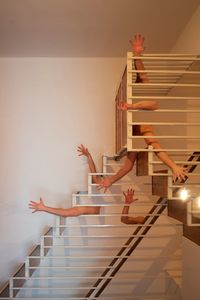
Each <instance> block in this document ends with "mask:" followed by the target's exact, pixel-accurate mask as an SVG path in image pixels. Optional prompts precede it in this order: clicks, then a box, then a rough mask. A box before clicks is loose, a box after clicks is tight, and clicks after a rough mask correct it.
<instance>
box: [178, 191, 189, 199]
mask: <svg viewBox="0 0 200 300" xmlns="http://www.w3.org/2000/svg"><path fill="white" fill-rule="evenodd" d="M180 198H181V200H182V201H186V200H187V199H188V198H189V192H188V190H186V189H182V190H181V191H180Z"/></svg>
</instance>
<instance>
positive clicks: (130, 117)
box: [127, 52, 133, 151]
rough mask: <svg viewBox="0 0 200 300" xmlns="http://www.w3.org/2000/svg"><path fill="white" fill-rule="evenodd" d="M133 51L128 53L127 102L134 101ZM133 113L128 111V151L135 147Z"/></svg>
mask: <svg viewBox="0 0 200 300" xmlns="http://www.w3.org/2000/svg"><path fill="white" fill-rule="evenodd" d="M131 58H132V52H128V53H127V103H128V104H131V103H132V98H131V97H132V86H131V84H132V59H131ZM132 117H133V114H132V112H130V111H127V151H131V150H132V148H133V145H132V125H129V123H131V122H132Z"/></svg>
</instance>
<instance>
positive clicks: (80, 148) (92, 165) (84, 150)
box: [77, 144, 101, 183]
mask: <svg viewBox="0 0 200 300" xmlns="http://www.w3.org/2000/svg"><path fill="white" fill-rule="evenodd" d="M77 151H78V152H79V156H85V157H87V161H88V166H89V169H90V172H91V173H97V171H96V166H95V163H94V161H93V158H92V155H91V154H90V152H89V151H88V149H87V148H86V147H85V146H84V145H82V144H81V145H80V146H78V149H77ZM92 179H93V182H94V183H100V182H101V178H100V176H97V175H92Z"/></svg>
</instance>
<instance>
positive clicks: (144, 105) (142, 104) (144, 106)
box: [117, 100, 158, 111]
mask: <svg viewBox="0 0 200 300" xmlns="http://www.w3.org/2000/svg"><path fill="white" fill-rule="evenodd" d="M117 108H118V109H119V110H123V111H124V110H128V109H138V110H139V109H141V110H156V109H158V102H157V101H150V100H144V101H139V102H136V103H133V104H129V103H126V102H120V103H119V104H118V106H117Z"/></svg>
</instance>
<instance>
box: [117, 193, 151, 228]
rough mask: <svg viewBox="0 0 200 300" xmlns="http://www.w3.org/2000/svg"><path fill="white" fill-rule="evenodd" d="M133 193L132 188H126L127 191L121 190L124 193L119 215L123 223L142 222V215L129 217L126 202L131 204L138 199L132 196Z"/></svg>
mask: <svg viewBox="0 0 200 300" xmlns="http://www.w3.org/2000/svg"><path fill="white" fill-rule="evenodd" d="M134 193H135V191H134V190H133V189H128V190H127V192H126V193H125V192H123V194H124V197H125V199H124V202H125V205H124V207H123V210H122V216H121V222H122V223H124V224H143V223H144V219H145V218H144V217H143V216H138V217H129V216H128V213H129V208H130V206H129V205H126V204H131V203H134V202H135V201H137V200H138V198H134Z"/></svg>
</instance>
